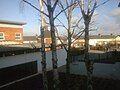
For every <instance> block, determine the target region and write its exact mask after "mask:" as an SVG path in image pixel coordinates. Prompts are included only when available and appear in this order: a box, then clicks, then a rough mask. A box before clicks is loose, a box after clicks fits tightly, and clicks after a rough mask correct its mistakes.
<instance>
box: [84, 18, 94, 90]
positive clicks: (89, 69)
mask: <svg viewBox="0 0 120 90" xmlns="http://www.w3.org/2000/svg"><path fill="white" fill-rule="evenodd" d="M89 23H90V20H89V17H87V18H85V22H84V24H85V65H86V69H87V87H86V88H87V90H93V88H92V73H93V64H92V62H91V61H90V59H89Z"/></svg>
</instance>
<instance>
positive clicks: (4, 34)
mask: <svg viewBox="0 0 120 90" xmlns="http://www.w3.org/2000/svg"><path fill="white" fill-rule="evenodd" d="M0 33H2V34H3V36H2V37H3V39H1V38H0V41H1V40H5V34H4V32H0ZM0 37H1V36H0Z"/></svg>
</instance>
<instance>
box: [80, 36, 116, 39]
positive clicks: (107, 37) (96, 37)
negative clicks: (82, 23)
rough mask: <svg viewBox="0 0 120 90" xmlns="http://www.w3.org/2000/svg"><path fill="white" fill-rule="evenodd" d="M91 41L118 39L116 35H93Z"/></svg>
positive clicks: (82, 37)
mask: <svg viewBox="0 0 120 90" xmlns="http://www.w3.org/2000/svg"><path fill="white" fill-rule="evenodd" d="M89 38H90V39H112V38H116V35H91V36H89ZM80 39H84V36H81V37H80Z"/></svg>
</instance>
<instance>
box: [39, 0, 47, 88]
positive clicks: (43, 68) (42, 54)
mask: <svg viewBox="0 0 120 90" xmlns="http://www.w3.org/2000/svg"><path fill="white" fill-rule="evenodd" d="M39 4H40V10H41V11H42V12H44V6H43V0H39ZM40 17H41V28H40V30H41V56H42V61H41V64H42V76H43V86H44V90H48V82H47V72H46V52H45V42H44V31H45V29H46V24H45V16H44V14H43V13H40Z"/></svg>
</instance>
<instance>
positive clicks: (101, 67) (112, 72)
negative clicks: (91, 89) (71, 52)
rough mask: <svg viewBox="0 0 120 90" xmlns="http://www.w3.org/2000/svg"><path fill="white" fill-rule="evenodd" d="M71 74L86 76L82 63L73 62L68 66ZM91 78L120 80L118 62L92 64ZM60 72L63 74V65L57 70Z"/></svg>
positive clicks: (119, 63)
mask: <svg viewBox="0 0 120 90" xmlns="http://www.w3.org/2000/svg"><path fill="white" fill-rule="evenodd" d="M70 67H71V69H70V72H71V74H77V75H87V72H86V68H85V63H84V62H74V63H72V64H71V65H70ZM93 67H94V70H93V76H94V77H102V78H112V79H119V80H120V62H117V63H115V64H104V63H94V66H93ZM59 71H60V72H65V65H64V66H61V67H60V68H59Z"/></svg>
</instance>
